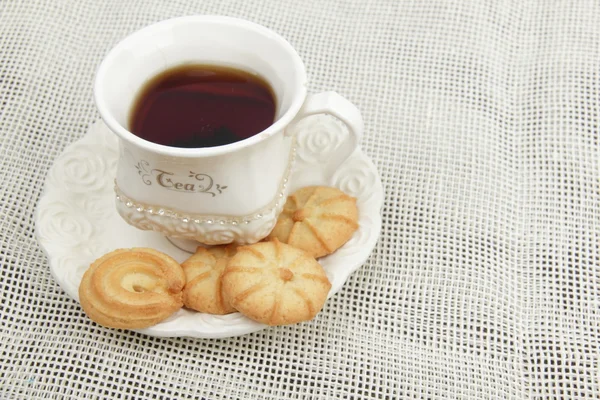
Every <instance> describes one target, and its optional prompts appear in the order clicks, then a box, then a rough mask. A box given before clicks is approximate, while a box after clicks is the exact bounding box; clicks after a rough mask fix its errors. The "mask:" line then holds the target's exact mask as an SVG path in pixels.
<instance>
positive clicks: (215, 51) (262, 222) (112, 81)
mask: <svg viewBox="0 0 600 400" xmlns="http://www.w3.org/2000/svg"><path fill="white" fill-rule="evenodd" d="M187 63H202V64H214V65H223V66H232V67H236V68H240V69H243V70H246V71H250V72H253V73H256V74H259V75H260V76H262V77H263V78H264V79H266V80H267V81H268V82H269V84H270V85H271V87H272V89H273V91H274V94H275V97H276V101H277V112H276V116H275V121H274V122H273V124H272V125H271V126H269V127H268V128H267V129H265V130H264V131H262V132H259V133H257V134H256V135H254V136H252V137H249V138H247V139H244V140H241V141H238V142H235V143H231V144H227V145H222V146H217V147H206V148H192V149H190V148H177V147H169V146H164V145H160V144H156V143H153V142H150V141H147V140H144V139H141V138H140V137H138V136H136V135H134V134H133V133H131V132H130V130H129V129H128V114H129V113H130V112H131V108H132V105H133V103H134V100H135V98H136V95H137V94H138V92H139V91H140V89H141V88H142V87H143V85H144V83H145V82H147V81H148V80H150V79H151V78H153V77H154V76H156V75H157V74H159V73H161V72H162V71H164V70H166V69H169V68H171V67H175V66H178V65H183V64H187ZM306 84H307V82H306V72H305V68H304V65H303V63H302V61H301V59H300V57H299V55H298V54H297V52H296V51H295V50H294V49H293V47H292V46H291V45H290V44H289V43H288V42H287V41H286V40H285V39H283V38H282V37H281V36H279V35H278V34H276V33H274V32H273V31H271V30H269V29H267V28H265V27H263V26H260V25H257V24H255V23H252V22H249V21H245V20H241V19H236V18H229V17H221V16H188V17H181V18H174V19H170V20H166V21H162V22H159V23H157V24H154V25H151V26H148V27H145V28H143V29H141V30H139V31H137V32H135V33H133V34H132V35H130V36H128V37H127V38H125V39H124V40H123V41H121V42H120V43H119V44H117V45H116V46H115V47H114V48H113V49H112V50H111V51H110V52H109V53H108V55H107V56H106V58H105V59H104V60H103V61H102V63H101V65H100V67H99V69H98V71H97V75H96V80H95V86H94V95H95V100H96V104H97V107H98V110H99V112H100V115H101V117H102V119H103V120H104V122H105V123H106V125H107V126H108V128H109V129H110V130H111V131H112V132H114V134H116V135H117V136H118V138H119V139H120V140H119V142H120V156H119V161H118V167H117V175H116V179H115V192H116V207H117V210H118V212H119V214H120V215H121V217H122V218H123V219H124V220H125V221H127V222H128V223H129V224H131V225H133V226H135V227H137V228H139V229H144V230H154V231H158V232H160V233H162V234H164V235H166V236H168V237H172V238H182V239H191V240H195V241H197V242H200V243H203V244H208V245H214V244H225V243H231V242H235V243H239V244H247V243H254V242H257V241H259V240H261V239H262V238H264V237H265V236H267V235H268V234H269V233H270V231H271V230H272V229H273V227H274V226H275V223H276V221H277V217H278V216H279V214H280V213H281V210H282V208H283V205H284V203H285V200H286V197H287V195H288V189H289V186H290V182H289V175H290V171H291V169H292V168H293V162H294V154H295V135H296V134H295V132H296V130H295V129H294V126H295V124H296V123H297V122H298V121H300V120H301V119H303V118H305V117H306V116H308V115H313V114H321V113H326V114H331V115H333V116H334V117H336V118H338V119H339V120H340V121H342V122H343V123H345V124H346V125H347V127H348V130H347V132H348V134H347V136H346V138H345V140H344V143H343V144H342V145H341V146H340V148H339V149H338V150H337V151H336V153H335V159H333V160H330V161H329V163H328V165H329V166H331V165H336V164H337V165H339V164H341V163H342V162H343V161H344V160H345V159H346V158H347V157H348V156H349V155H350V154H351V153H352V151H353V150H354V149H355V148H356V146H357V145H358V142H359V140H360V137H361V135H362V131H363V121H362V117H361V115H360V112H359V111H358V109H357V108H356V107H355V106H354V105H353V104H352V103H350V102H349V101H348V100H346V99H344V98H343V97H341V96H340V95H338V94H336V93H334V92H324V93H320V94H316V95H307V90H306Z"/></svg>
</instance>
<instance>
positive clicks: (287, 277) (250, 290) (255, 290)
mask: <svg viewBox="0 0 600 400" xmlns="http://www.w3.org/2000/svg"><path fill="white" fill-rule="evenodd" d="M329 289H331V283H330V282H329V280H328V279H327V275H325V271H324V270H323V267H321V265H320V264H319V263H318V262H317V261H316V260H315V259H314V258H313V257H311V256H310V255H309V254H307V253H306V252H305V251H303V250H300V249H297V248H295V247H292V246H289V245H287V244H285V243H281V242H279V241H278V240H274V241H272V242H261V243H256V244H253V245H249V246H243V247H239V248H238V251H237V254H236V255H235V256H233V257H232V258H231V260H230V261H229V264H228V265H227V268H226V270H225V274H224V275H223V293H224V294H225V295H226V297H227V299H228V301H229V303H230V304H231V305H232V306H233V307H234V308H235V309H236V310H238V311H239V312H241V313H242V314H244V315H246V316H247V317H248V318H250V319H253V320H255V321H258V322H262V323H264V324H268V325H286V324H294V323H297V322H302V321H307V320H310V319H312V318H314V317H315V315H317V313H318V312H319V311H321V309H322V308H323V305H324V304H325V300H326V299H327V294H328V293H329Z"/></svg>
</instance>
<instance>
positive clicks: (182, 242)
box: [165, 236, 208, 254]
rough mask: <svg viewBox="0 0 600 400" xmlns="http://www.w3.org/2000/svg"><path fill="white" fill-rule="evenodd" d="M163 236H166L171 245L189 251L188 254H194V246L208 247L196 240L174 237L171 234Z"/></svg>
mask: <svg viewBox="0 0 600 400" xmlns="http://www.w3.org/2000/svg"><path fill="white" fill-rule="evenodd" d="M165 238H167V240H168V241H169V243H171V244H172V245H173V246H175V247H177V248H178V249H179V250H183V251H185V252H186V253H190V254H194V253H195V252H196V248H198V246H202V247H208V246H207V245H205V244H202V243H200V242H198V241H197V240H192V239H182V238H174V237H171V236H165Z"/></svg>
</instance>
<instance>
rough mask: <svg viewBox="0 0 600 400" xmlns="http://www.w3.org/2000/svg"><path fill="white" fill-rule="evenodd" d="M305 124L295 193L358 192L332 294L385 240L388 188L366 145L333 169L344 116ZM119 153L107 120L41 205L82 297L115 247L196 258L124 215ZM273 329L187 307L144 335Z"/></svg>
mask: <svg viewBox="0 0 600 400" xmlns="http://www.w3.org/2000/svg"><path fill="white" fill-rule="evenodd" d="M300 123H302V124H304V126H303V127H302V129H301V130H300V131H299V133H298V149H297V158H296V162H295V165H294V167H293V170H292V172H291V176H290V193H292V192H293V191H294V190H296V189H299V188H301V187H303V186H308V185H324V186H334V187H337V188H339V189H341V190H343V191H344V192H346V193H348V194H350V195H351V196H354V197H356V198H357V205H358V209H359V221H358V223H359V229H358V231H357V232H355V234H354V236H353V237H352V239H350V241H348V242H347V243H346V244H345V245H344V246H343V247H342V248H340V249H338V250H337V251H336V252H335V253H333V254H331V255H329V256H327V257H323V258H321V259H319V262H320V263H321V265H322V266H323V268H324V269H325V271H326V273H327V276H328V278H329V280H330V281H331V284H332V287H331V291H330V292H329V297H331V296H333V295H334V294H335V293H337V292H338V291H339V290H340V289H341V287H342V286H343V284H344V283H345V282H346V280H347V279H348V277H349V276H350V274H352V272H354V271H356V270H357V269H358V268H359V267H360V266H361V265H362V264H363V263H364V262H365V261H366V259H367V258H368V257H369V254H370V253H371V251H372V249H373V247H374V246H375V244H376V242H377V239H378V237H379V233H380V230H381V214H380V212H381V207H382V205H383V188H382V185H381V180H380V178H379V174H378V173H377V170H376V168H375V166H374V165H373V163H372V162H371V160H370V159H369V158H368V157H367V156H366V155H365V154H364V153H363V152H362V150H361V149H360V148H357V149H356V150H355V151H354V153H353V154H352V155H351V156H350V157H349V158H348V159H347V160H346V161H345V162H344V163H343V164H342V165H341V166H340V167H338V168H332V167H331V166H328V160H329V159H330V158H331V154H332V153H333V152H335V151H336V148H337V146H338V145H339V143H340V142H341V141H342V137H343V135H344V132H343V127H342V126H341V125H340V124H339V122H338V121H337V120H335V119H333V118H330V117H328V116H323V115H317V116H311V117H308V118H306V119H305V120H303V121H301V122H300ZM118 155H119V144H118V140H117V138H116V137H115V136H114V135H113V134H112V133H111V132H110V131H109V130H108V128H107V127H106V126H105V125H104V123H103V122H101V121H98V122H96V123H95V124H93V125H92V126H91V127H90V129H89V131H88V132H87V133H86V135H85V136H84V137H83V138H82V139H80V140H78V141H77V142H75V143H73V144H71V145H69V146H68V147H67V148H66V149H65V150H64V152H63V153H62V154H61V155H60V156H59V157H58V158H57V159H56V160H55V162H54V165H53V166H52V168H51V169H50V171H49V174H48V178H47V181H46V186H45V190H44V193H43V195H42V197H41V199H40V201H39V203H38V207H37V210H36V215H35V220H36V235H37V239H38V241H39V243H40V246H41V248H42V249H43V251H44V252H45V254H46V255H47V257H48V260H49V263H50V271H51V273H52V276H53V277H54V279H55V280H56V282H58V284H59V285H60V286H61V287H62V288H63V290H64V291H65V292H66V293H67V294H68V295H69V296H70V297H71V298H73V299H74V300H76V301H78V300H79V299H78V288H79V283H80V281H81V278H82V277H83V274H84V272H85V270H86V269H87V268H88V267H89V265H90V264H91V263H92V262H93V261H94V260H96V259H97V258H99V257H100V256H102V255H104V254H105V253H108V252H109V251H112V250H115V249H118V248H130V247H150V248H154V249H156V250H160V251H162V252H164V253H166V254H168V255H170V256H171V257H173V258H174V259H176V260H177V261H178V262H183V261H184V260H185V259H187V258H188V257H189V256H190V254H189V253H188V252H186V251H184V250H182V249H180V248H179V247H177V246H175V245H174V244H173V243H172V242H170V241H169V240H167V239H166V238H165V237H164V236H162V235H161V234H160V233H157V232H153V231H142V230H139V229H137V228H134V227H132V226H130V225H128V224H127V223H126V222H125V221H124V220H123V219H122V218H121V217H120V216H119V214H118V213H117V210H116V207H115V192H114V177H115V174H116V166H117V160H118ZM317 318H318V316H317ZM266 327H267V326H266V325H262V324H259V323H257V322H254V321H252V320H250V319H248V318H246V317H244V316H243V315H241V314H239V313H234V314H230V315H225V316H217V315H208V314H202V313H198V312H195V311H190V310H187V309H181V310H179V311H178V312H177V313H175V314H174V315H172V316H171V317H170V318H169V319H167V320H165V321H163V322H161V323H159V324H157V325H155V326H152V327H150V328H146V329H141V330H137V332H140V333H144V334H147V335H151V336H159V337H178V336H187V337H196V338H224V337H231V336H238V335H244V334H248V333H251V332H256V331H259V330H261V329H264V328H266Z"/></svg>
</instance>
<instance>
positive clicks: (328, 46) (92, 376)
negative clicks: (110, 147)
mask: <svg viewBox="0 0 600 400" xmlns="http://www.w3.org/2000/svg"><path fill="white" fill-rule="evenodd" d="M188 14H223V15H231V16H238V17H243V18H246V19H250V20H253V21H255V22H258V23H260V24H263V25H265V26H267V27H269V28H272V29H274V30H275V31H277V32H279V33H281V34H282V35H283V36H284V37H286V38H288V39H289V41H290V42H292V43H293V45H294V46H295V47H296V48H297V50H298V52H299V53H300V55H301V57H302V58H303V60H304V61H305V63H306V66H307V70H308V73H309V76H310V90H311V91H312V92H318V91H322V90H335V91H337V92H339V93H341V94H342V95H344V96H346V97H347V98H348V99H350V100H351V101H352V102H354V103H355V104H357V105H358V106H359V108H360V109H361V110H362V113H363V116H364V119H365V123H366V132H365V136H364V138H363V140H362V148H363V149H364V151H365V152H366V153H367V154H368V156H369V157H370V158H371V159H372V160H373V162H374V163H375V165H376V166H377V168H378V170H379V172H380V174H381V179H382V183H383V187H384V189H385V193H386V196H385V205H384V208H383V210H382V214H383V228H382V231H381V237H380V240H379V242H378V244H377V246H376V248H375V249H374V251H373V253H372V255H371V257H370V258H369V260H368V261H367V262H366V263H365V264H364V266H363V267H362V268H361V269H359V270H358V271H357V272H356V273H354V274H353V275H352V276H351V278H350V279H349V281H348V282H347V284H346V285H345V286H344V288H343V290H342V291H341V292H340V293H338V294H337V295H336V296H335V297H333V298H332V299H331V300H329V302H328V303H327V304H326V306H325V308H324V310H323V311H322V313H320V314H319V315H318V317H317V318H316V319H315V320H313V321H311V322H308V323H304V324H299V325H294V326H288V327H277V328H271V329H268V330H264V331H261V332H258V333H255V334H250V335H246V336H243V337H237V338H231V339H221V340H199V339H188V338H178V339H160V338H153V337H147V336H144V335H141V334H136V333H131V332H123V331H117V330H110V329H105V328H102V327H99V326H98V325H96V324H94V323H91V322H90V321H89V320H88V319H87V318H86V317H85V315H84V314H83V313H82V311H81V309H80V307H79V305H78V304H77V303H76V302H74V301H73V300H71V299H70V298H68V297H67V296H66V295H65V293H64V292H63V291H62V290H61V288H60V287H59V286H58V285H57V284H56V283H55V282H54V280H53V279H52V277H51V275H50V273H49V267H48V261H47V260H46V258H45V257H44V255H43V254H42V252H41V250H40V248H39V247H38V245H37V243H36V240H35V236H34V210H35V207H36V203H37V201H38V199H39V198H40V195H41V192H42V189H43V184H44V180H45V177H46V174H47V173H48V170H49V168H50V166H51V165H52V163H53V161H54V159H55V158H56V157H57V156H58V155H59V154H60V153H61V151H62V150H63V149H64V148H65V147H66V146H67V145H68V144H70V143H72V142H74V141H76V140H77V139H78V138H80V137H82V135H84V134H85V132H86V130H87V128H88V127H89V125H90V124H91V123H93V122H94V121H96V120H97V119H98V117H99V116H98V113H97V111H96V109H95V106H94V103H93V97H92V82H93V77H94V72H95V69H96V67H97V65H98V63H99V62H100V61H101V59H102V57H103V56H104V55H105V54H106V52H107V51H108V50H109V49H110V48H111V47H112V46H113V45H114V44H116V42H117V41H118V40H119V39H121V38H122V37H123V36H125V35H126V34H128V33H130V32H132V31H134V30H136V29H138V28H140V27H142V26H145V25H147V24H150V23H152V22H155V21H159V20H162V19H166V18H169V17H173V16H181V15H188ZM599 119H600V6H599V5H598V4H597V3H596V4H594V2H588V1H582V2H566V1H558V2H554V1H537V2H535V1H529V2H521V1H502V2H495V1H490V2H466V1H463V2H461V1H430V2H425V1H423V2H419V1H408V0H398V1H396V0H389V1H378V2H376V1H360V0H355V1H351V0H349V1H342V0H340V1H333V0H332V1H304V2H303V1H278V2H275V1H266V0H265V1H253V0H245V1H188V0H181V1H174V2H166V1H165V2H161V1H142V0H129V1H126V2H122V1H120V0H118V1H117V0H110V1H109V0H106V1H96V2H91V1H90V2H81V1H66V0H48V1H42V0H40V1H29V2H24V1H16V0H8V1H6V0H5V1H1V2H0V134H1V136H0V163H1V167H0V176H1V185H0V198H1V204H0V210H1V211H0V216H1V218H0V238H1V246H2V247H1V249H0V259H1V270H0V310H1V311H0V312H1V320H2V322H1V325H0V354H1V355H0V398H2V399H4V398H6V399H13V398H14V399H33V398H50V399H63V398H165V399H173V398H207V399H262V398H265V399H300V398H314V399H332V398H374V399H400V398H460V399H475V398H477V399H490V398H494V399H506V398H511V399H530V398H536V399H537V398H598V396H600V389H599V382H598V379H599V376H600V366H599V363H600V360H599V350H598V347H599V346H598V345H599V339H600V311H599V306H600V250H599V244H600V238H599V237H598V236H599V235H598V233H599V232H600V193H599V192H600V190H599V178H600V158H599V155H598V150H599V126H598V124H599Z"/></svg>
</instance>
